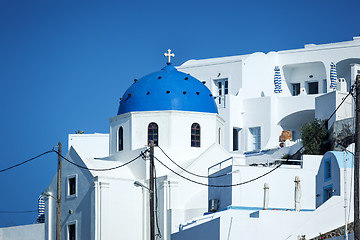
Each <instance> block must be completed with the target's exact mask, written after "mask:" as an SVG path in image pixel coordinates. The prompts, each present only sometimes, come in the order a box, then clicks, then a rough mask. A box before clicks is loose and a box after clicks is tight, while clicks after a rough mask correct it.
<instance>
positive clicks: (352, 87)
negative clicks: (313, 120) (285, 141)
mask: <svg viewBox="0 0 360 240" xmlns="http://www.w3.org/2000/svg"><path fill="white" fill-rule="evenodd" d="M354 88H355V84H353V85H352V86H351V89H350V91H349V93H348V94H347V95H346V96H345V97H344V98H343V99H342V101H341V103H340V104H339V105H338V106H337V107H336V109H335V111H334V112H333V113H332V114H331V115H330V117H328V118H327V119H326V121H324V123H323V124H322V125H321V126H320V127H319V129H318V131H317V132H316V133H314V135H313V136H312V137H311V138H310V140H309V141H308V142H307V143H306V144H304V145H302V147H301V148H299V150H297V151H296V152H295V153H294V154H293V155H291V157H292V156H294V155H296V154H298V153H299V152H300V151H301V150H302V149H304V148H305V146H307V145H308V144H310V143H311V141H312V140H313V139H314V138H315V137H316V135H318V134H319V132H320V131H321V129H322V128H323V127H325V125H326V122H328V121H329V120H330V119H331V118H332V116H334V114H335V113H336V112H337V110H339V108H340V106H341V105H342V104H343V103H344V102H345V100H346V99H347V98H348V97H349V96H350V95H351V94H352V91H353V90H354ZM288 160H289V158H288V159H286V161H288Z"/></svg>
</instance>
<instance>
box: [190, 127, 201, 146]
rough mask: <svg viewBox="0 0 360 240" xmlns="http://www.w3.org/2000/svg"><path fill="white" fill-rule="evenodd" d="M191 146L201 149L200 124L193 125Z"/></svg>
mask: <svg viewBox="0 0 360 240" xmlns="http://www.w3.org/2000/svg"><path fill="white" fill-rule="evenodd" d="M191 146H192V147H200V125H199V124H198V123H193V124H192V125H191Z"/></svg>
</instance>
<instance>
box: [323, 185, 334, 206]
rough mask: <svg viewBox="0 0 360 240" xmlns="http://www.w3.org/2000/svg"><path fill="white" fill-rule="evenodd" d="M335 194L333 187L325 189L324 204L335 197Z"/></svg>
mask: <svg viewBox="0 0 360 240" xmlns="http://www.w3.org/2000/svg"><path fill="white" fill-rule="evenodd" d="M333 192H334V191H333V188H332V186H328V187H326V188H324V202H325V201H326V200H328V199H330V198H331V197H332V196H333Z"/></svg>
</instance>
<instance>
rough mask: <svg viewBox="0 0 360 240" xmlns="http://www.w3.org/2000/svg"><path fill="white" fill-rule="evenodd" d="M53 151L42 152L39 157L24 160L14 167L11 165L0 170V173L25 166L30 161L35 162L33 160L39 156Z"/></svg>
mask: <svg viewBox="0 0 360 240" xmlns="http://www.w3.org/2000/svg"><path fill="white" fill-rule="evenodd" d="M53 151H54V150H49V151H47V152H44V153H41V154H39V155H37V156H35V157H33V158H30V159H28V160H26V161H23V162H21V163H18V164H15V165H13V166H11V167H8V168H4V169H1V170H0V173H2V172H5V171H8V170H10V169H12V168H15V167H18V166H21V165H23V164H25V163H28V162H30V161H32V160H35V159H37V158H39V157H41V156H43V155H45V154H48V153H51V152H53Z"/></svg>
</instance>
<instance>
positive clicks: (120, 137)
mask: <svg viewBox="0 0 360 240" xmlns="http://www.w3.org/2000/svg"><path fill="white" fill-rule="evenodd" d="M122 150H124V130H123V128H122V127H119V132H118V151H122Z"/></svg>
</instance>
